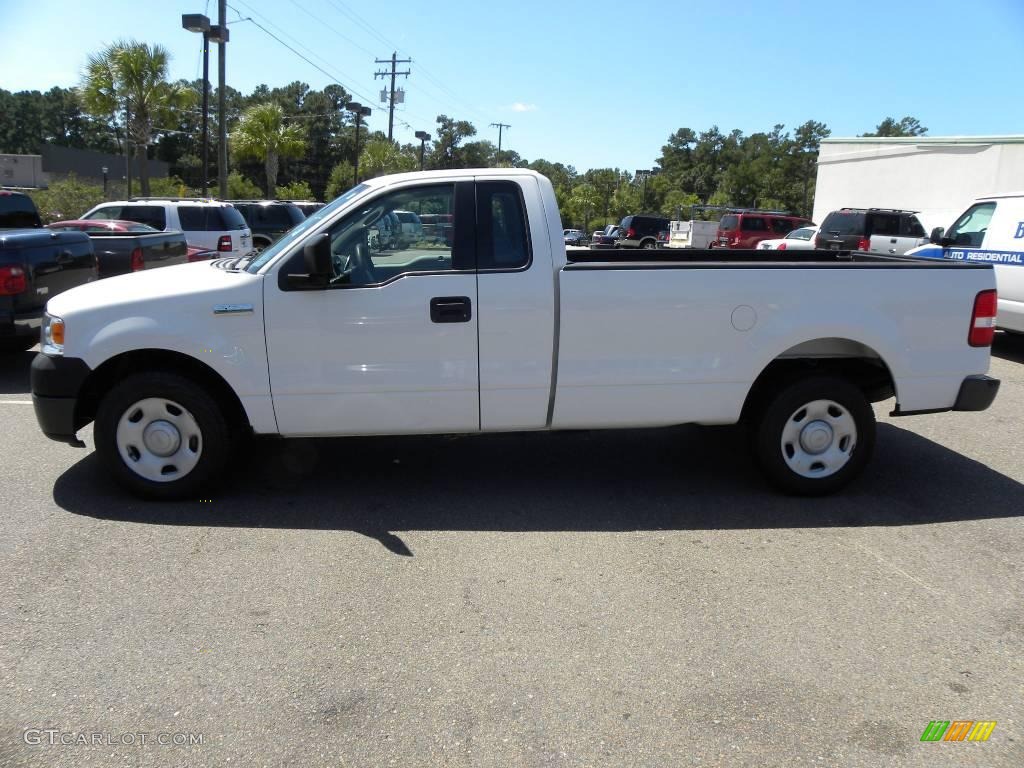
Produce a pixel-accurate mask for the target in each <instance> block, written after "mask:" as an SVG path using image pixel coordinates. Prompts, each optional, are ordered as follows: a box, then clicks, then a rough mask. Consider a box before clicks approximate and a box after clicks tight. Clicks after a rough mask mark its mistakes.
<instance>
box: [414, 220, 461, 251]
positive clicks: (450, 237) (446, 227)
mask: <svg viewBox="0 0 1024 768" xmlns="http://www.w3.org/2000/svg"><path fill="white" fill-rule="evenodd" d="M454 219H455V217H454V216H453V215H452V214H450V213H421V214H420V224H422V226H423V236H424V237H425V238H426V239H427V240H432V241H434V242H435V243H438V244H441V243H443V244H445V245H447V246H448V247H449V248H450V247H452V245H453V244H454V242H455V241H454V237H455V234H454V233H455V228H454V226H453V221H454Z"/></svg>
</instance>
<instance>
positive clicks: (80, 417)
mask: <svg viewBox="0 0 1024 768" xmlns="http://www.w3.org/2000/svg"><path fill="white" fill-rule="evenodd" d="M456 200H458V202H459V203H460V204H459V205H455V204H454V203H455V201H456ZM416 203H419V206H418V207H420V208H421V209H422V208H427V207H430V208H439V207H442V206H444V205H451V210H454V211H456V213H455V219H454V222H453V224H454V228H455V232H456V243H459V242H460V241H461V240H462V237H461V236H460V235H463V234H464V235H465V238H466V240H467V242H472V243H475V244H476V247H468V248H458V247H456V248H453V249H451V250H450V251H449V252H447V253H445V252H442V253H434V252H428V251H424V252H420V253H417V254H416V255H415V256H414V257H410V258H409V259H404V260H396V259H394V258H393V256H392V255H391V254H379V253H373V252H371V251H369V250H368V249H367V248H366V239H367V232H368V229H369V228H370V227H371V226H372V225H373V222H374V220H375V218H376V217H378V216H380V215H381V212H382V211H388V210H393V209H394V207H399V206H401V208H402V209H407V208H411V207H415V206H414V204H416ZM558 220H559V211H558V201H557V199H556V197H555V192H554V188H553V187H552V185H551V182H550V181H549V180H547V179H546V178H544V177H543V176H541V175H540V174H537V173H535V172H533V171H529V170H527V169H511V168H501V169H494V170H490V169H474V171H473V178H472V180H469V181H467V180H466V175H465V171H462V170H452V171H447V172H446V171H430V172H428V173H409V174H400V175H397V176H383V177H378V178H375V179H370V180H368V181H366V182H363V183H362V184H360V185H358V186H356V187H353V188H352V189H350V190H349V191H348V192H347V193H346V194H345V195H342V196H341V197H339V198H338V199H337V200H335V201H334V202H333V203H331V205H330V206H329V207H327V208H325V209H324V211H323V212H321V214H320V215H319V216H317V217H314V218H311V219H308V220H306V221H305V222H303V223H302V224H299V225H298V226H297V227H296V228H295V229H293V230H292V231H291V232H290V233H289V234H288V236H287V237H286V238H284V239H282V240H280V241H278V243H277V244H276V245H274V246H272V247H271V248H269V249H267V250H266V251H264V252H263V253H262V254H261V255H259V256H258V257H257V258H255V259H253V260H251V261H244V262H243V261H241V260H232V259H216V260H214V261H211V262H209V263H203V264H192V265H188V266H183V267H179V268H177V269H168V270H163V271H160V272H148V271H147V272H141V273H139V274H136V275H133V276H132V277H131V278H130V281H131V291H129V292H126V291H124V290H121V287H122V286H123V285H124V284H125V283H122V284H121V285H114V283H115V282H117V281H100V282H98V283H96V284H94V285H86V286H81V287H79V288H76V289H74V290H72V291H68V292H67V293H64V294H62V295H60V296H57V297H56V298H54V299H52V300H51V301H50V302H49V305H48V307H47V318H46V320H45V322H46V329H47V330H46V333H47V334H48V335H47V336H46V337H45V338H46V339H47V342H46V344H45V345H44V346H43V348H42V352H41V354H40V355H38V356H37V357H36V359H35V362H34V363H33V365H32V400H33V403H34V406H35V412H36V417H37V419H38V421H39V425H40V427H41V429H42V431H43V433H44V434H46V435H47V436H49V437H51V438H53V439H55V440H60V441H65V442H72V443H75V444H77V438H76V432H77V431H78V430H80V429H82V428H83V427H84V426H85V425H86V424H88V423H90V422H93V421H94V422H95V427H94V430H93V442H94V444H95V447H96V451H97V453H98V454H99V459H100V464H101V466H103V467H104V468H105V469H106V471H107V472H108V473H109V474H110V475H111V476H112V477H113V478H114V479H115V480H117V481H118V482H119V483H121V484H122V485H123V486H124V487H126V488H127V489H129V490H130V491H131V492H133V493H137V494H139V495H142V496H145V497H156V498H192V499H195V498H200V497H202V496H203V495H204V494H205V493H207V492H208V489H209V488H210V486H211V485H213V484H214V483H215V482H216V481H217V480H219V479H220V478H222V477H223V476H224V475H225V474H226V472H225V467H226V464H227V462H228V460H229V459H230V458H231V457H232V456H235V455H237V451H236V448H235V445H237V444H236V443H235V442H234V440H235V438H236V437H238V436H244V435H246V434H250V433H258V434H271V435H280V436H283V437H315V436H324V437H326V436H335V435H346V436H349V435H397V434H452V433H482V432H505V431H528V430H535V431H536V430H569V429H599V428H602V429H614V428H630V429H632V428H637V427H659V426H668V425H678V424H687V423H695V424H733V423H737V422H740V421H741V420H742V422H743V423H744V424H745V425H746V426H747V428H748V429H749V430H750V437H751V444H752V447H753V449H754V453H755V456H756V458H757V461H758V463H759V464H760V466H761V469H762V470H763V472H764V473H765V475H766V476H767V477H768V478H769V480H770V481H771V482H773V483H774V484H776V485H777V486H778V487H780V488H782V489H784V490H785V491H787V492H791V493H798V494H822V493H829V492H833V491H836V490H838V489H839V488H841V487H843V486H844V485H846V484H847V483H849V482H850V481H851V480H853V479H854V478H855V477H857V476H858V475H859V474H860V473H861V472H862V470H863V469H864V467H865V466H866V464H867V462H868V461H869V459H870V456H871V453H872V449H873V446H874V442H875V414H874V410H873V409H872V407H871V403H872V402H880V401H883V400H886V399H888V398H892V397H894V396H895V397H896V400H895V402H894V404H893V408H892V413H893V415H894V416H906V415H910V414H914V413H921V412H927V413H934V412H937V411H948V410H961V411H974V410H984V409H985V408H987V407H988V406H989V405H990V404H991V403H992V401H993V399H994V398H995V396H996V393H997V390H998V387H999V382H998V381H997V380H995V379H992V378H989V377H988V376H986V375H985V372H986V371H987V370H988V367H989V345H990V344H991V341H992V334H993V328H992V327H991V324H992V321H993V319H994V316H995V290H994V288H995V275H994V273H993V270H992V266H991V265H990V264H972V263H953V262H952V261H948V260H925V259H900V258H898V257H897V258H893V257H881V256H876V255H873V254H855V255H854V256H853V257H852V258H850V257H848V256H847V254H839V255H833V254H830V253H828V252H818V251H809V252H807V253H805V254H804V258H802V259H799V260H796V262H795V263H794V257H793V256H786V257H781V258H773V256H772V253H773V252H772V251H764V252H761V253H755V252H750V256H751V258H749V259H744V258H743V256H744V254H743V253H740V252H732V253H723V254H720V255H717V256H716V254H715V251H707V250H704V251H690V252H687V251H676V252H675V253H674V254H664V255H663V257H662V258H660V259H658V263H656V264H649V263H647V262H646V261H644V260H633V261H631V260H629V259H626V260H623V258H622V255H621V253H619V252H611V253H610V255H609V256H608V257H607V258H605V257H604V253H603V252H599V251H590V250H575V249H574V250H571V251H568V252H567V251H566V249H565V246H564V243H563V241H562V240H559V239H558V238H559V237H561V234H560V233H559V232H558V230H557V229H554V228H553V227H552V224H553V223H554V222H557V221H558ZM68 234H71V233H68ZM671 255H675V256H677V258H676V259H675V260H674V261H673V260H671V259H669V258H667V257H668V256H671ZM758 257H760V258H758ZM723 310H724V311H723ZM65 331H66V332H65ZM887 410H888V409H887ZM929 418H930V419H934V418H935V417H934V416H930V417H929ZM538 439H542V438H538ZM897 471H898V469H897ZM633 480H634V481H636V482H641V481H642V478H633Z"/></svg>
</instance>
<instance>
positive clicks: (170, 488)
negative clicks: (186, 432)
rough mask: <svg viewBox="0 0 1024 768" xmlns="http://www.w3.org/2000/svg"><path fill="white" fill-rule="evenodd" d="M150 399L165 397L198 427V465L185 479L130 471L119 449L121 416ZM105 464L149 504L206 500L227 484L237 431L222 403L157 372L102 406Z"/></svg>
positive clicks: (100, 446)
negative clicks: (158, 478)
mask: <svg viewBox="0 0 1024 768" xmlns="http://www.w3.org/2000/svg"><path fill="white" fill-rule="evenodd" d="M147 398H163V399H166V400H171V401H173V402H174V403H177V404H180V406H181V407H182V408H184V409H185V410H186V411H187V415H189V416H191V417H192V418H193V419H194V421H195V423H196V424H197V425H198V428H199V432H200V434H201V437H200V441H201V442H200V443H199V450H198V451H197V453H198V463H196V464H195V466H194V467H193V468H192V469H191V471H188V472H187V474H184V475H183V476H182V477H180V478H177V479H173V480H169V481H154V480H150V479H147V478H145V477H142V476H141V475H140V474H138V473H136V471H135V470H133V469H131V468H130V467H129V465H128V463H127V461H126V459H125V458H124V457H123V456H122V455H121V451H120V449H119V447H118V444H117V430H118V424H119V423H120V421H121V417H122V416H124V415H125V414H126V412H127V411H128V410H129V409H131V408H132V407H133V405H135V404H136V403H138V402H140V401H142V400H144V399H147ZM93 437H94V439H95V442H96V451H97V453H98V454H99V456H100V461H101V462H102V463H103V464H104V466H105V467H106V468H107V470H108V471H109V472H110V473H111V475H113V477H114V480H115V481H117V483H118V484H119V485H120V486H122V487H123V488H125V489H126V490H128V491H130V492H131V493H133V494H135V495H137V496H141V497H143V498H147V499H184V498H194V499H198V498H207V497H208V495H209V493H210V491H211V489H212V488H213V487H215V485H216V484H217V483H218V482H219V481H220V480H221V479H222V477H223V475H224V469H225V467H226V465H227V461H228V458H229V456H230V455H231V444H232V437H233V436H232V432H231V429H230V427H229V425H228V421H227V419H226V418H225V417H224V414H223V413H222V409H221V406H220V404H219V403H218V402H217V400H216V399H215V398H214V397H213V396H212V395H210V394H209V393H208V392H207V391H206V390H204V389H203V388H202V387H201V386H200V385H198V384H196V383H195V382H194V381H192V380H191V379H187V378H185V377H183V376H179V375H177V374H173V373H165V372H162V371H156V372H152V373H139V374H136V375H134V376H129V377H128V378H126V379H125V380H124V381H122V382H120V383H119V384H117V385H116V386H114V387H113V388H112V389H111V390H110V391H109V392H108V393H107V394H106V396H104V398H103V400H101V401H100V404H99V408H98V410H97V413H96V423H95V428H94V431H93Z"/></svg>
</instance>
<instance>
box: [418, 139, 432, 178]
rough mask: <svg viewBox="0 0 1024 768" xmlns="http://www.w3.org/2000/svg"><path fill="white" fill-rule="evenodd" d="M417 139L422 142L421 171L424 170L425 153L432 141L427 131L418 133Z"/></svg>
mask: <svg viewBox="0 0 1024 768" xmlns="http://www.w3.org/2000/svg"><path fill="white" fill-rule="evenodd" d="M416 138H417V139H419V140H420V170H421V171H422V170H423V152H424V149H425V148H426V146H427V142H428V141H430V134H429V133H427V132H426V131H416Z"/></svg>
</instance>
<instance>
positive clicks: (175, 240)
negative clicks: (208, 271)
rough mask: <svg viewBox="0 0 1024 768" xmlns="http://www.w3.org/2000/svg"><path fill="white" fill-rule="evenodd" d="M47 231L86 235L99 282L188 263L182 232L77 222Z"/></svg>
mask: <svg viewBox="0 0 1024 768" xmlns="http://www.w3.org/2000/svg"><path fill="white" fill-rule="evenodd" d="M46 227H47V229H53V230H57V231H62V232H71V231H77V232H85V233H86V234H87V235H89V237H90V239H92V244H93V250H94V251H95V253H96V264H97V269H98V271H99V277H100V279H103V278H105V277H113V276H114V275H124V274H128V273H130V272H138V271H140V270H143V269H154V268H156V267H170V266H173V265H175V264H187V263H188V261H189V259H188V243H186V242H185V234H184V233H183V232H160V231H158V230H155V229H153V228H152V227H151V226H149V225H148V224H139V223H138V222H137V221H117V220H115V219H111V220H110V221H100V220H91V221H90V220H85V219H78V220H72V221H56V222H54V223H53V224H47V225H46Z"/></svg>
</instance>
